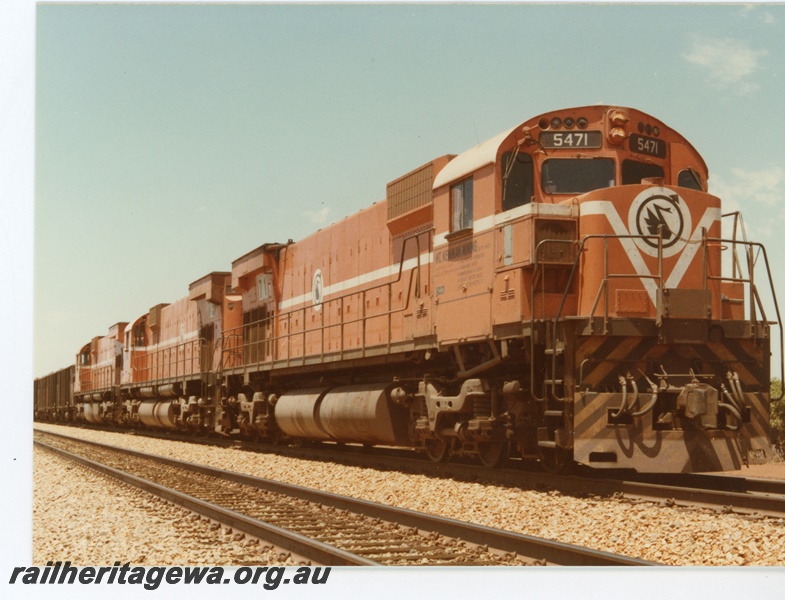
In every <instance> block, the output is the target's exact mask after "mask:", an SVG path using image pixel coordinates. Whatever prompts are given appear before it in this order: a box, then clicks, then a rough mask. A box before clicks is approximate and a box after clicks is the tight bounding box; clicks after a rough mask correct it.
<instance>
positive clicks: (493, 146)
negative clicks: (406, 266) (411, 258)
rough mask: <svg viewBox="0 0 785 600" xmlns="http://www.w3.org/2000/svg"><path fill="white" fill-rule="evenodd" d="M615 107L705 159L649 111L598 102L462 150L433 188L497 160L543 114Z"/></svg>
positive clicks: (441, 173)
mask: <svg viewBox="0 0 785 600" xmlns="http://www.w3.org/2000/svg"><path fill="white" fill-rule="evenodd" d="M614 108H618V109H621V110H626V111H631V112H634V113H636V114H638V115H641V116H645V117H647V118H649V119H651V120H653V121H657V122H659V123H660V124H661V125H662V126H663V127H667V128H668V130H669V131H670V132H671V133H672V134H673V135H674V136H678V137H679V138H681V143H683V144H685V145H686V146H688V147H689V148H691V149H692V150H693V151H695V153H696V154H697V155H698V158H699V159H700V160H701V161H703V158H702V157H701V156H700V153H699V152H698V151H697V150H695V148H694V146H693V145H692V144H691V143H690V141H689V140H687V139H686V138H684V136H683V135H681V134H680V133H679V132H677V131H676V130H674V129H673V128H671V127H668V126H667V125H666V124H665V123H662V121H660V120H659V119H657V118H656V117H652V116H651V115H649V114H647V113H645V112H643V111H641V110H638V109H635V108H630V107H622V106H616V105H605V104H598V105H594V106H582V107H571V108H564V109H559V110H555V111H549V112H547V113H543V114H541V115H538V116H535V117H532V118H530V119H527V120H526V121H524V122H523V123H520V124H518V125H516V126H515V127H513V128H511V129H508V130H507V131H504V132H502V133H500V134H498V135H495V136H494V137H492V138H490V139H488V140H486V141H484V142H482V143H481V144H478V145H477V146H475V147H474V148H471V149H469V150H467V151H466V152H462V153H461V154H459V155H458V156H456V157H455V158H454V159H452V160H451V161H450V162H449V163H447V165H446V166H445V167H444V168H443V169H442V170H441V171H440V172H439V174H438V175H437V176H436V178H435V179H434V181H433V189H434V190H436V189H437V188H439V187H441V186H443V185H446V184H448V183H452V182H454V181H457V180H459V179H462V178H463V177H466V176H467V175H469V174H470V173H473V172H474V171H476V170H477V169H479V168H480V167H484V166H485V165H489V164H492V163H494V162H496V156H497V155H498V152H499V148H500V146H501V145H502V143H503V142H504V140H505V139H506V138H507V137H508V136H509V135H510V134H512V132H513V131H515V130H516V129H518V128H520V127H521V126H523V125H525V124H527V123H536V122H537V120H538V119H540V118H542V117H543V116H547V115H552V114H556V113H560V112H566V111H580V110H583V109H587V110H589V109H590V110H592V111H597V110H601V111H606V110H610V109H614ZM702 166H703V167H704V168H705V167H706V165H705V163H704V164H703V165H702Z"/></svg>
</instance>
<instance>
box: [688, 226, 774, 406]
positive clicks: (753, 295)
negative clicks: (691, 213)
mask: <svg viewBox="0 0 785 600" xmlns="http://www.w3.org/2000/svg"><path fill="white" fill-rule="evenodd" d="M709 242H711V243H715V244H732V245H733V246H734V255H735V246H736V245H737V244H738V245H741V246H746V247H747V270H748V274H749V277H748V279H746V280H745V279H744V278H743V277H737V275H741V271H740V269H739V271H737V270H736V269H735V268H734V271H733V277H722V276H721V275H720V276H718V275H709V276H708V279H712V280H718V281H737V282H741V283H747V284H748V285H749V286H750V321H751V322H753V323H755V322H757V321H756V320H754V319H753V318H752V317H753V316H754V312H753V310H754V309H753V306H754V305H756V304H757V307H758V310H759V311H760V313H761V316H762V317H763V322H764V323H768V320H767V318H766V311H765V309H764V307H763V301H762V300H761V298H760V295H759V294H758V287H757V285H755V280H754V277H753V273H754V269H755V261H754V260H752V249H753V248H757V249H758V253H759V255H760V254H762V255H763V262H764V264H765V265H766V276H767V277H768V279H769V291H770V292H771V299H772V302H773V303H774V312H775V314H776V315H777V320H776V322H771V323H768V324H769V325H776V326H777V327H778V328H779V330H780V381H785V356H783V349H785V331H784V330H783V326H782V317H781V315H780V307H779V302H778V301H777V293H776V291H775V290H774V278H773V277H772V275H771V265H770V264H769V256H768V253H767V252H766V247H765V246H764V245H763V244H761V243H759V242H748V241H747V240H746V239H745V240H743V241H741V240H737V239H735V238H734V239H732V240H726V239H722V238H706V243H709ZM704 251H705V249H704ZM753 299H754V300H755V302H754V303H753ZM783 395H785V389H781V390H780V394H779V396H777V397H776V398H771V399H772V400H781V399H782V397H783Z"/></svg>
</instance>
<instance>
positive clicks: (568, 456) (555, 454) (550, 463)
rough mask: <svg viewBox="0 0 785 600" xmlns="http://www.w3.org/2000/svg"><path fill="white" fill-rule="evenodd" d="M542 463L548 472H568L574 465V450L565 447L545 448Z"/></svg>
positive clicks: (556, 473)
mask: <svg viewBox="0 0 785 600" xmlns="http://www.w3.org/2000/svg"><path fill="white" fill-rule="evenodd" d="M540 464H541V465H542V468H543V469H544V470H545V471H547V472H548V473H553V474H555V475H559V474H563V473H567V472H568V471H569V470H570V468H571V467H572V464H573V462H572V452H571V451H570V450H565V449H564V448H559V447H558V446H557V447H556V448H543V449H542V454H541V456H540Z"/></svg>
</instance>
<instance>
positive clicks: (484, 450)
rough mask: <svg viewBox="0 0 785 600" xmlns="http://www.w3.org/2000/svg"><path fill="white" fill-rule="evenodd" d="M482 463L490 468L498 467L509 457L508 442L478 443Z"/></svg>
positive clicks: (478, 454) (478, 453)
mask: <svg viewBox="0 0 785 600" xmlns="http://www.w3.org/2000/svg"><path fill="white" fill-rule="evenodd" d="M477 456H478V457H479V459H480V464H482V466H483V467H486V468H488V469H493V468H494V467H498V466H499V465H500V464H501V463H502V462H503V461H504V459H505V458H507V443H506V442H480V443H479V444H477Z"/></svg>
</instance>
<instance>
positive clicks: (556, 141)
mask: <svg viewBox="0 0 785 600" xmlns="http://www.w3.org/2000/svg"><path fill="white" fill-rule="evenodd" d="M540 143H541V144H542V145H543V146H544V147H546V148H602V132H600V131H543V132H542V133H541V134H540Z"/></svg>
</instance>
